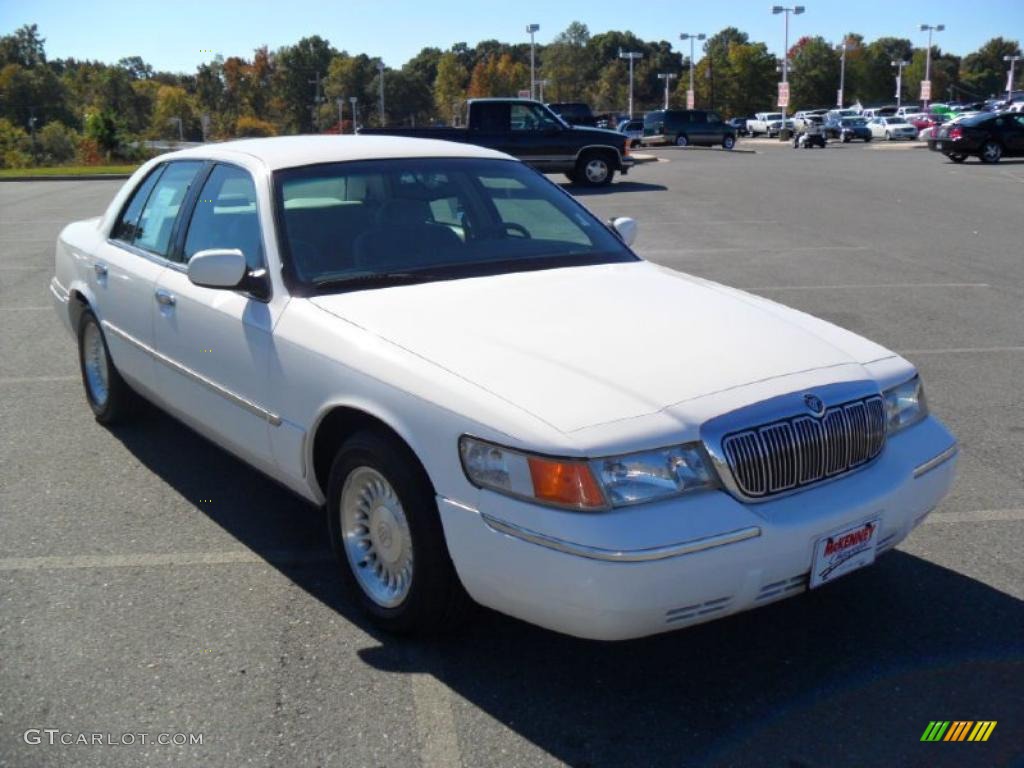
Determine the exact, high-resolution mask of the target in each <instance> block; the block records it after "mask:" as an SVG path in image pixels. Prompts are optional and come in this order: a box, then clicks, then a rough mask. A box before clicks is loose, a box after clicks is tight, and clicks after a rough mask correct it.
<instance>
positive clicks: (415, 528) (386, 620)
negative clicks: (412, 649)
mask: <svg viewBox="0 0 1024 768" xmlns="http://www.w3.org/2000/svg"><path fill="white" fill-rule="evenodd" d="M434 499H435V496H434V492H433V489H432V488H431V487H430V482H429V480H428V479H427V478H426V475H425V474H424V472H423V469H422V467H421V466H420V465H419V462H418V461H417V460H416V458H415V456H413V455H412V453H411V452H410V451H409V449H408V448H407V447H406V446H405V445H404V444H403V443H401V442H400V441H399V440H397V439H396V438H393V437H391V436H388V435H385V434H383V433H379V432H375V431H366V432H359V433H357V434H355V435H353V436H352V437H350V438H349V439H348V440H346V441H345V443H344V444H343V445H342V446H341V448H340V450H339V451H338V453H337V455H336V457H335V459H334V463H333V465H332V466H331V475H330V480H329V483H328V492H327V512H328V520H327V522H328V530H329V531H330V536H331V546H332V548H333V549H334V552H335V555H336V556H337V558H338V561H339V565H340V570H341V576H342V581H343V583H344V584H345V586H346V588H347V590H348V592H349V593H350V594H351V595H352V597H353V598H354V600H355V601H356V602H357V603H358V604H359V606H360V607H361V608H362V610H363V611H364V612H365V613H366V614H367V615H368V616H369V617H370V619H371V620H372V621H373V622H374V623H375V624H377V625H378V626H380V627H381V628H382V629H385V630H388V631H391V632H399V633H413V632H419V633H426V632H433V631H437V630H440V629H444V628H446V627H448V626H449V625H451V624H452V623H454V622H455V621H456V619H457V618H458V616H459V614H460V613H461V611H462V609H463V608H464V607H465V605H466V603H467V602H468V598H467V596H466V594H465V592H464V590H463V588H462V584H461V583H460V582H459V579H458V576H457V575H456V573H455V568H454V566H453V565H452V562H451V559H450V557H449V556H448V548H447V545H446V544H445V540H444V533H443V530H442V528H441V519H440V516H439V515H438V511H437V504H436V502H435V500H434Z"/></svg>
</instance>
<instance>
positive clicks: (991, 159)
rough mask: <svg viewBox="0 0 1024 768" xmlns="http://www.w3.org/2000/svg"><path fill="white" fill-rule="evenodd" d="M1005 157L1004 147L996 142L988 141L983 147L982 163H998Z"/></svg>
mask: <svg viewBox="0 0 1024 768" xmlns="http://www.w3.org/2000/svg"><path fill="white" fill-rule="evenodd" d="M1002 157H1003V146H1002V144H1000V143H999V142H996V141H986V142H985V143H984V144H983V145H982V147H981V162H983V163H998V162H999V161H1000V160H1001V159H1002Z"/></svg>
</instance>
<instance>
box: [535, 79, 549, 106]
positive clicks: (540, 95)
mask: <svg viewBox="0 0 1024 768" xmlns="http://www.w3.org/2000/svg"><path fill="white" fill-rule="evenodd" d="M545 85H551V81H550V80H545V79H543V78H541V79H540V80H538V81H537V90H538V95H537V98H538V99H540V100H541V101H544V86H545Z"/></svg>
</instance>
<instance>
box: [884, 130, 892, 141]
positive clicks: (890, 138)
mask: <svg viewBox="0 0 1024 768" xmlns="http://www.w3.org/2000/svg"><path fill="white" fill-rule="evenodd" d="M885 140H886V141H892V134H891V133H889V131H886V132H885Z"/></svg>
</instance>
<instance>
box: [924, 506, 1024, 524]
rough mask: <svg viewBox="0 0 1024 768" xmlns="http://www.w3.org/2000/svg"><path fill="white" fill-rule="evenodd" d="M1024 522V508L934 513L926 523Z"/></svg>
mask: <svg viewBox="0 0 1024 768" xmlns="http://www.w3.org/2000/svg"><path fill="white" fill-rule="evenodd" d="M1020 520H1024V508H1017V509H978V510H975V511H974V512H932V513H931V514H930V515H928V517H926V518H925V522H926V523H989V522H1007V521H1014V522H1016V521H1020Z"/></svg>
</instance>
